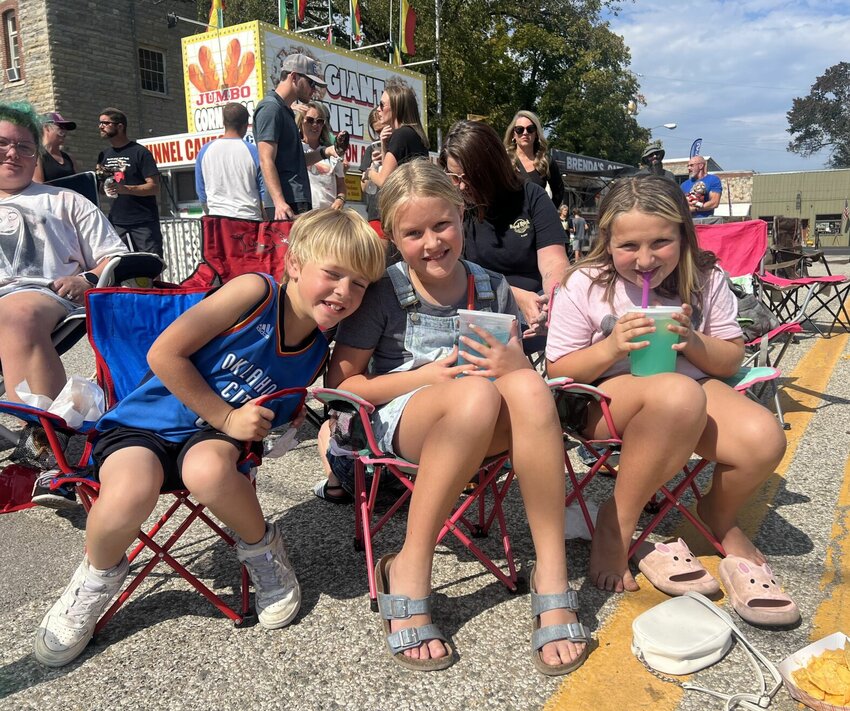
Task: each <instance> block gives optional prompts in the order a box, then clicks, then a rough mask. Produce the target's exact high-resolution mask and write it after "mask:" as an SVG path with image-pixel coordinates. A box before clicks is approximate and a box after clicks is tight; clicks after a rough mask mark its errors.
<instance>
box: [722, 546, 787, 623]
mask: <svg viewBox="0 0 850 711" xmlns="http://www.w3.org/2000/svg"><path fill="white" fill-rule="evenodd" d="M720 579H721V580H722V581H723V587H724V588H726V594H727V595H728V596H729V602H731V603H732V607H733V609H734V610H735V612H737V613H738V615H740V616H741V619H743V620H744V621H746V622H749V623H750V624H753V625H761V626H766V627H773V626H779V627H781V626H785V625H793V624H794V623H795V622H798V621H799V620H800V610H799V609H798V607H797V604H796V603H795V602H794V601H793V600H792V599H791V597H790V596H789V595H788V593H786V592H784V591H783V590H782V588H781V587H779V584H778V583H777V582H776V579H775V577H774V575H773V571H772V570H771V569H770V566H769V565H768V564H767V563H763V564H762V565H756V564H755V563H753V562H752V561H749V560H747V559H746V558H740V557H738V556H734V555H730V556H727V557H726V558H724V559H723V560H722V561H720Z"/></svg>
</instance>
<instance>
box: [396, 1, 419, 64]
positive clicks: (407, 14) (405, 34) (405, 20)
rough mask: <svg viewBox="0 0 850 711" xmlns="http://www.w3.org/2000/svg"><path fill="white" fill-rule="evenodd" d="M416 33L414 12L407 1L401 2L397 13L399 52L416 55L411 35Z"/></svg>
mask: <svg viewBox="0 0 850 711" xmlns="http://www.w3.org/2000/svg"><path fill="white" fill-rule="evenodd" d="M415 32H416V10H414V9H413V8H412V7H411V6H410V3H409V2H408V0H401V12H400V13H399V37H400V38H401V42H400V44H401V51H402V52H404V53H405V54H409V55H414V54H416V44H415V43H414V39H413V35H414V33H415Z"/></svg>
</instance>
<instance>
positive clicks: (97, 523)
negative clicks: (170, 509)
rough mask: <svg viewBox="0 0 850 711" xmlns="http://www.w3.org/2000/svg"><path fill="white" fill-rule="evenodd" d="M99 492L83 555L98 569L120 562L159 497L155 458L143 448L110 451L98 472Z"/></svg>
mask: <svg viewBox="0 0 850 711" xmlns="http://www.w3.org/2000/svg"><path fill="white" fill-rule="evenodd" d="M98 477H99V479H100V493H99V495H98V498H97V501H95V503H94V505H93V506H92V508H91V511H89V515H88V522H87V524H86V555H87V556H88V559H89V562H90V563H91V564H92V565H93V566H94V567H95V568H99V569H100V570H107V569H109V568H112V567H113V566H115V565H117V564H118V563H120V562H121V559H122V557H123V556H124V553H125V552H126V551H127V548H129V547H130V544H131V543H132V542H133V541H134V540H136V534H138V532H139V528H140V527H141V525H142V524H143V523H144V522H145V520H146V519H147V517H148V516H150V514H151V511H153V509H154V506H156V501H157V499H158V498H159V490H160V489H161V488H162V482H163V472H162V465H161V464H160V461H159V458H158V457H157V456H156V455H155V454H154V453H153V452H151V451H150V450H149V449H145V448H144V447H127V448H126V449H120V450H118V451H117V452H115V453H113V454H110V455H109V456H108V457H107V458H106V460H105V461H104V462H103V465H102V466H101V468H100V471H99V473H98Z"/></svg>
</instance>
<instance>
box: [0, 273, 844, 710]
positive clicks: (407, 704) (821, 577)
mask: <svg viewBox="0 0 850 711" xmlns="http://www.w3.org/2000/svg"><path fill="white" fill-rule="evenodd" d="M846 262H847V257H846V256H842V257H830V266H831V268H832V271H833V273H844V274H848V273H850V266H848V265H847V264H846ZM64 359H65V362H66V365H67V367H68V370H69V372H78V373H88V372H93V363H92V358H91V356H90V352H89V347H88V345H87V344H86V343H81V344H79V345H78V346H77V347H76V348H74V349H73V350H72V351H71V352H69V353H68V354H67V355H66V356H65V357H64ZM782 366H783V371H784V377H783V382H784V384H785V393H784V404H785V412H786V416H787V419H788V421H789V422H790V423H791V425H792V428H791V430H790V431H789V432H788V433H787V434H788V442H789V446H788V453H787V455H786V458H785V460H784V461H783V462H782V464H781V465H780V467H779V468H778V471H777V473H776V475H775V476H774V477H772V478H771V479H770V480H769V482H768V483H767V485H766V486H765V487H764V490H763V492H762V493H761V495H760V496H759V497H758V500H757V501H756V502H754V504H753V506H751V507H750V508H749V509H748V510H747V511H746V513H745V516H744V517H743V521H742V523H743V525H744V526H745V528H746V529H747V530H748V531H749V532H751V533H753V534H754V535H755V537H756V542H757V544H758V545H759V546H760V547H761V548H762V550H763V551H764V552H765V553H766V555H767V556H768V557H769V558H770V560H771V564H772V566H773V568H774V570H775V571H776V574H777V576H778V577H779V578H780V579H781V580H782V582H783V584H784V585H785V587H786V588H787V589H788V590H790V591H791V592H792V594H793V595H794V597H795V599H796V600H797V602H798V604H799V605H800V607H801V610H802V613H803V622H802V624H801V626H800V627H798V628H797V629H793V630H789V631H780V632H777V631H763V630H757V629H755V628H752V627H749V626H748V625H746V624H745V623H743V622H742V623H741V627H742V629H743V630H744V631H745V633H746V634H747V635H748V636H749V637H750V639H751V641H752V642H753V643H754V644H755V645H756V646H757V647H758V648H759V649H760V650H762V651H763V652H764V653H765V654H767V656H768V657H770V658H771V659H772V660H774V661H775V662H776V663H778V662H779V661H781V660H782V659H783V658H784V657H785V656H786V655H787V654H789V653H790V652H792V651H794V650H795V649H797V648H799V647H802V646H804V645H805V644H807V643H808V642H809V641H810V640H811V639H813V638H819V637H822V636H824V635H826V634H829V633H831V632H833V631H836V630H838V629H842V628H843V631H845V632H850V629H848V627H850V623H848V620H850V584H849V583H848V581H847V579H846V572H845V571H847V570H848V569H850V558H848V556H850V533H848V531H850V460H848V452H850V432H848V431H849V430H850V424H848V423H850V347H848V336H847V334H840V335H835V336H833V337H832V338H830V339H822V338H820V337H818V336H816V335H814V334H812V333H809V332H806V333H804V334H802V336H801V337H800V339H799V343H797V344H795V345H794V346H792V348H791V349H790V350H789V352H788V354H787V355H786V358H785V360H784V361H783V364H782ZM302 435H303V436H304V437H305V439H304V440H303V441H302V443H301V444H300V445H299V446H298V447H297V449H295V450H294V451H293V452H290V453H289V454H288V455H286V457H284V458H283V459H282V460H269V461H268V462H267V464H265V465H264V466H263V468H262V470H261V472H260V476H259V479H258V492H259V496H260V501H261V503H262V505H263V509H264V511H265V513H266V515H267V517H268V518H269V519H270V520H272V521H276V522H277V523H278V524H279V525H280V527H281V529H282V531H283V532H284V534H285V536H286V538H287V540H288V541H289V545H290V549H291V557H292V561H293V564H294V566H295V569H296V571H297V573H298V577H299V580H300V582H301V585H302V589H303V594H304V603H303V606H302V610H301V613H300V614H299V616H298V618H297V620H296V622H295V624H293V625H292V626H290V627H288V628H285V629H283V630H277V631H267V630H264V629H263V628H261V627H259V626H255V627H251V628H247V629H234V628H233V626H232V625H231V624H230V623H229V622H228V621H227V620H225V618H223V617H220V616H219V615H218V613H216V612H215V610H214V609H213V608H212V607H211V606H210V605H209V604H208V603H207V602H206V601H205V600H204V599H203V598H201V597H200V596H199V595H198V594H197V593H196V592H195V591H194V590H192V589H191V588H189V587H188V585H187V584H185V583H184V582H182V581H180V580H179V579H175V578H174V577H173V576H170V575H168V574H167V573H165V572H164V569H163V572H161V573H159V574H156V573H155V574H154V575H153V576H152V578H151V579H150V580H151V581H152V582H150V583H146V584H145V586H143V589H144V594H142V595H140V596H139V595H137V596H136V597H135V598H134V599H133V600H132V601H131V602H130V603H129V604H128V605H127V606H126V607H125V608H124V609H123V610H122V611H121V612H119V613H118V615H117V616H116V617H115V619H114V620H113V621H111V622H110V623H109V624H108V625H107V626H106V628H105V629H104V631H103V633H102V634H101V636H100V637H99V638H98V639H97V640H96V641H95V643H94V644H93V645H91V646H90V647H89V649H88V650H87V651H86V652H85V653H84V654H83V655H82V656H81V657H80V658H79V659H78V660H77V661H76V662H75V663H73V664H71V665H69V666H68V667H66V668H64V669H60V670H48V669H45V668H43V667H41V666H40V665H38V664H37V663H36V662H35V660H34V659H33V656H32V651H31V650H32V639H33V634H34V631H35V628H36V626H37V625H38V623H39V622H40V620H41V617H42V616H43V614H44V612H45V611H46V609H47V608H48V607H49V606H50V605H51V604H52V603H53V601H54V600H55V599H56V597H57V596H58V595H59V593H60V592H61V590H62V588H63V587H64V585H65V584H66V583H67V580H68V579H69V577H70V574H71V572H72V571H73V570H74V568H76V566H77V564H78V563H79V560H80V556H81V554H82V549H83V542H84V525H85V520H84V516H83V514H82V511H79V512H73V513H72V514H70V515H68V514H64V515H59V514H57V513H55V512H52V511H49V510H41V509H31V510H29V511H25V512H21V513H18V514H13V515H7V516H0V537H2V540H3V541H4V545H3V546H2V547H0V569H2V571H3V573H4V575H3V576H2V578H0V607H1V608H2V609H3V610H4V611H5V613H6V614H5V615H4V618H3V622H2V623H0V648H2V652H0V655H2V660H1V661H0V709H16V710H17V709H62V710H63V711H65V710H66V709H67V710H69V709H115V708H119V709H120V708H133V709H160V708H169V709H236V708H240V709H241V708H245V707H249V708H258V709H294V708H299V709H401V710H403V709H416V710H417V711H418V710H420V709H458V710H459V709H462V708H463V709H478V708H485V707H487V708H499V709H537V708H542V707H544V706H547V707H548V708H551V709H562V708H563V709H570V711H583V710H584V709H588V710H589V709H603V710H604V709H612V710H613V709H627V710H631V709H653V710H657V711H666V710H667V709H670V710H672V709H683V710H685V709H687V710H694V711H696V710H697V709H699V710H705V709H715V708H717V709H720V708H722V703H721V702H715V701H712V700H711V699H709V698H708V697H706V696H704V695H702V694H698V693H696V692H687V693H685V692H683V691H682V690H681V689H680V688H678V687H676V686H674V685H672V684H668V683H665V682H662V681H660V680H658V679H656V678H654V677H653V676H651V675H650V674H649V673H648V672H646V671H645V670H644V669H643V667H642V666H641V665H640V664H639V663H638V662H637V660H636V659H635V658H634V657H633V656H632V654H631V652H630V650H629V643H630V640H631V621H632V620H633V619H634V617H635V615H636V614H639V613H640V612H641V611H643V610H644V609H647V608H648V607H650V606H651V605H653V604H656V603H657V602H660V601H662V600H663V599H665V596H664V595H661V594H660V593H657V592H656V591H655V590H653V589H652V588H651V587H650V586H649V585H648V583H646V581H645V580H644V579H643V578H642V576H641V577H640V578H639V582H641V581H642V582H643V589H642V590H641V591H639V592H638V593H633V594H627V595H610V594H608V593H602V592H600V591H597V590H596V589H595V588H592V587H591V586H589V585H588V584H587V582H586V580H585V577H584V576H585V573H586V571H587V565H588V552H589V547H588V545H587V544H586V543H584V542H581V541H576V542H570V543H569V545H568V551H569V564H570V571H571V578H572V582H573V587H575V588H576V589H577V590H579V592H580V601H581V610H580V617H581V620H582V622H583V623H584V624H585V625H587V626H588V627H589V628H590V629H591V630H592V633H593V635H594V637H595V638H596V639H597V640H598V648H597V649H595V650H594V651H593V653H592V654H591V655H590V658H589V659H588V661H587V663H586V664H585V665H584V666H583V667H582V668H581V669H580V670H578V671H577V672H576V673H574V674H572V675H570V676H569V677H567V678H566V679H557V678H556V679H549V678H546V677H543V676H541V675H539V674H538V673H537V672H536V671H535V670H534V668H533V666H532V664H531V659H530V653H529V639H530V633H531V613H530V603H529V598H528V596H527V595H519V596H512V595H510V594H508V592H507V591H506V590H505V589H504V588H503V587H502V586H501V585H500V584H498V583H497V582H496V581H495V579H494V578H492V577H491V576H490V575H489V574H486V573H485V572H484V571H483V569H482V568H481V567H480V565H479V564H478V563H477V562H475V561H474V560H472V559H471V557H470V556H469V554H467V553H464V552H462V551H461V550H460V549H458V548H457V547H456V546H452V545H450V546H449V547H445V546H441V547H440V548H439V549H438V553H437V556H436V558H435V564H434V583H435V596H434V597H435V613H434V614H435V619H436V620H437V621H438V622H439V624H440V625H441V626H442V628H443V630H444V632H445V633H447V634H448V635H449V636H450V637H451V638H452V640H453V642H454V644H455V646H456V647H457V649H458V651H459V655H460V661H459V662H458V663H457V664H455V666H454V667H452V668H451V669H449V670H447V671H445V672H438V673H433V674H416V673H412V672H406V671H403V670H402V669H401V668H400V667H398V666H397V665H395V664H394V663H393V662H392V661H391V660H390V659H389V657H388V655H387V653H386V647H385V643H384V641H383V638H382V635H381V634H380V629H379V618H378V616H377V615H376V614H375V613H372V612H371V611H370V609H369V601H368V592H367V583H366V572H365V564H364V559H363V554H362V553H359V552H356V551H355V550H354V548H353V546H352V535H353V518H354V517H353V511H352V508H351V507H350V506H335V505H331V504H328V503H325V502H323V501H320V500H318V499H316V498H315V497H314V496H313V494H312V491H311V489H312V485H313V484H314V483H315V482H316V481H317V480H318V479H320V478H321V475H320V468H319V463H318V457H317V454H316V449H315V439H314V437H315V430H313V429H312V428H310V427H309V426H305V427H304V430H303V432H302ZM605 485H606V484H605V483H604V482H602V483H601V484H600V486H602V487H603V488H602V489H599V490H598V493H599V494H600V495H604V493H605V492H604V486H605ZM506 515H507V517H508V526H509V529H510V531H511V534H512V542H513V544H514V548H515V552H516V555H517V559H518V560H519V561H527V560H529V559H531V558H532V555H533V553H532V550H533V549H532V545H531V540H530V537H529V534H528V527H527V525H526V524H525V523H524V516H523V512H522V507H521V501H520V498H519V495H518V490H517V488H516V487H514V488H513V491H512V492H511V494H510V495H509V496H508V500H507V502H506ZM678 531H679V528H678V526H677V522H674V523H673V525H670V526H668V527H667V528H666V529H665V531H664V532H663V534H665V535H666V534H671V533H678ZM685 535H686V537H687V536H688V534H687V533H686V534H685ZM402 537H403V525H401V524H400V523H396V524H394V525H392V526H391V527H390V529H389V531H388V532H386V533H383V534H381V536H379V537H378V538H377V540H376V542H375V550H376V554H377V555H380V554H382V553H386V552H390V551H393V550H397V549H398V548H399V546H400V545H401V541H402ZM184 540H188V541H189V542H188V543H186V544H184V545H183V546H182V547H181V550H180V557H181V561H183V560H188V561H189V562H188V563H187V566H188V567H189V568H190V569H192V570H193V572H195V573H196V574H200V577H202V578H203V579H204V580H205V581H206V582H207V583H208V584H210V585H211V586H212V587H214V588H215V589H217V590H219V591H223V592H225V593H226V594H234V595H235V587H234V586H235V585H236V584H237V582H238V575H239V572H238V566H237V563H236V561H235V558H234V557H233V555H232V554H231V552H230V551H227V550H226V549H225V548H224V546H223V545H221V544H220V543H219V542H217V541H215V540H213V539H212V538H209V537H200V538H191V537H190V538H189V539H184ZM689 540H690V541H691V542H692V543H693V544H694V545H695V546H696V541H697V539H696V538H695V537H690V539H689ZM484 545H485V548H486V550H488V551H491V552H493V553H494V554H495V552H496V551H497V550H498V547H499V546H498V542H497V541H495V540H490V541H486V542H485V543H484ZM695 552H697V553H698V554H699V555H700V556H701V558H702V560H703V561H704V562H705V564H706V566H707V567H708V568H709V569H710V570H711V569H715V570H716V566H717V562H718V558H717V556H716V555H712V554H711V553H710V551H708V550H704V549H700V548H697V549H696V550H695ZM234 599H235V598H234ZM723 604H724V606H725V607H726V609H731V608H729V606H728V601H725V600H724V601H723ZM743 659H744V657H743V655H742V654H741V652H740V650H733V652H732V653H731V657H730V658H729V659H727V660H726V661H724V662H723V663H722V664H720V665H717V666H716V667H714V668H712V669H709V670H707V671H705V672H702V673H700V674H698V675H697V676H696V679H695V681H696V683H698V684H701V685H704V686H709V687H714V688H719V689H726V690H729V689H736V690H750V689H751V688H754V681H753V679H752V676H751V672H750V670H749V667H748V666H747V665H746V663H745V662H744V661H743ZM771 708H776V709H779V710H780V711H791V710H792V709H796V708H797V706H796V704H795V703H794V702H793V701H792V700H791V699H790V697H788V695H787V694H786V693H785V691H784V690H783V691H780V693H779V695H778V696H777V698H776V701H775V702H774V704H773V705H772V706H771Z"/></svg>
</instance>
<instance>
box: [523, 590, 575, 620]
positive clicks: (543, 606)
mask: <svg viewBox="0 0 850 711" xmlns="http://www.w3.org/2000/svg"><path fill="white" fill-rule="evenodd" d="M549 610H569V611H570V612H575V611H577V610H578V593H577V592H576V591H575V590H567V591H566V592H562V593H551V594H548V595H542V594H540V593H536V592H532V593H531V614H532V615H534V616H535V617H537V616H539V615H540V614H541V613H543V612H549Z"/></svg>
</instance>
